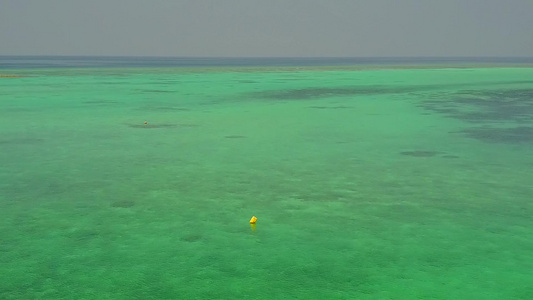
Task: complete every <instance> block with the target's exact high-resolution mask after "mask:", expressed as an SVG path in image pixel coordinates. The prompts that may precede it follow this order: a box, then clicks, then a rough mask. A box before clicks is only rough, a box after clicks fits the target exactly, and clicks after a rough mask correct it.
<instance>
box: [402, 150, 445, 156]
mask: <svg viewBox="0 0 533 300" xmlns="http://www.w3.org/2000/svg"><path fill="white" fill-rule="evenodd" d="M439 153H440V152H437V151H403V152H400V154H402V155H407V156H414V157H433V156H435V155H437V154H439Z"/></svg>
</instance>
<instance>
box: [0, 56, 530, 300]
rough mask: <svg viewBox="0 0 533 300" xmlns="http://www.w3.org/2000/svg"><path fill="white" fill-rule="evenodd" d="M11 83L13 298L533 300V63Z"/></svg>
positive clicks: (37, 68) (32, 70)
mask: <svg viewBox="0 0 533 300" xmlns="http://www.w3.org/2000/svg"><path fill="white" fill-rule="evenodd" d="M0 75H2V76H5V77H0V299H98V300H105V299H128V300H129V299H475V300H478V299H481V300H485V299H494V300H502V299H506V300H508V299H510V300H512V299H524V300H526V299H527V300H529V299H533V272H532V270H533V259H532V257H533V172H532V170H533V59H531V58H518V59H517V58H483V59H473V58H420V59H413V58H379V59H378V58H376V59H371V58H323V59H313V58H305V59H303V58H299V59H298V58H242V59H240V58H210V59H207V58H135V57H7V56H1V57H0ZM7 76H10V77H7ZM252 216H256V217H257V218H258V221H257V223H256V224H255V225H251V224H250V223H249V220H250V218H251V217H252Z"/></svg>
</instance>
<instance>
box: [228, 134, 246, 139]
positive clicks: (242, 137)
mask: <svg viewBox="0 0 533 300" xmlns="http://www.w3.org/2000/svg"><path fill="white" fill-rule="evenodd" d="M225 138H227V139H244V138H246V136H244V135H226V136H225Z"/></svg>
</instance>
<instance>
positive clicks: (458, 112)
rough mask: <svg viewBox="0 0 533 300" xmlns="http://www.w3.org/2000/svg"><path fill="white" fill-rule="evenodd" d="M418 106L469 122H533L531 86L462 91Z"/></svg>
mask: <svg viewBox="0 0 533 300" xmlns="http://www.w3.org/2000/svg"><path fill="white" fill-rule="evenodd" d="M420 106H421V107H422V108H424V109H426V110H429V111H434V112H437V113H441V114H444V115H446V116H448V117H452V118H455V119H459V120H463V121H466V122H471V123H502V122H509V121H514V122H529V121H533V89H518V90H493V91H490V90H489V91H487V90H485V91H462V92H459V93H455V94H452V95H450V96H449V97H447V96H446V95H444V96H443V97H442V99H434V100H427V101H424V102H423V103H422V104H421V105H420Z"/></svg>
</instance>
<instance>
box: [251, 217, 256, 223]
mask: <svg viewBox="0 0 533 300" xmlns="http://www.w3.org/2000/svg"><path fill="white" fill-rule="evenodd" d="M255 222H257V218H256V217H255V216H253V217H252V218H251V219H250V224H255Z"/></svg>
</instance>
